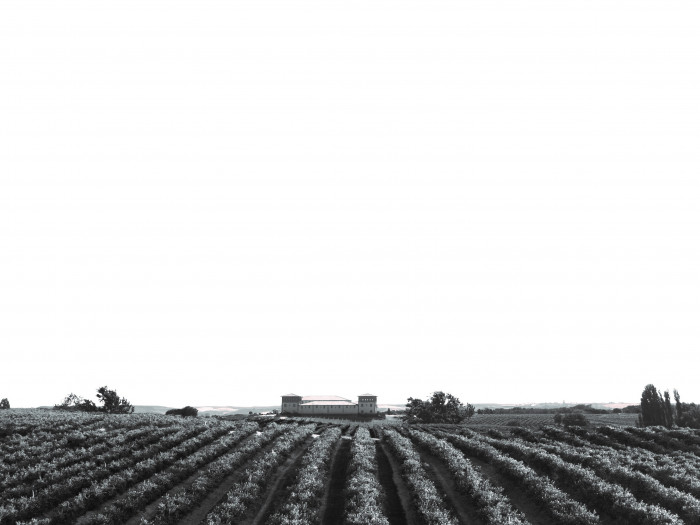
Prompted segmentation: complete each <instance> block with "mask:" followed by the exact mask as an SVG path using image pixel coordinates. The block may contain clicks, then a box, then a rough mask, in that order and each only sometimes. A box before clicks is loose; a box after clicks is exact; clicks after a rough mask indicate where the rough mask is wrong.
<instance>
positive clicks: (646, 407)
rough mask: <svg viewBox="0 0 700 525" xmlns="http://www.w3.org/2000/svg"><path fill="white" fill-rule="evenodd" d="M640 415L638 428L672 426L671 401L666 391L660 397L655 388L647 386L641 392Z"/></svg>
mask: <svg viewBox="0 0 700 525" xmlns="http://www.w3.org/2000/svg"><path fill="white" fill-rule="evenodd" d="M641 407H642V413H641V414H640V415H639V424H640V426H643V427H647V426H656V425H659V426H665V427H667V428H671V426H673V414H672V413H671V400H670V397H669V395H668V390H667V391H666V393H665V395H664V396H662V395H661V392H659V391H658V390H657V389H656V387H655V386H654V385H652V384H648V385H647V386H645V387H644V390H643V391H642V401H641Z"/></svg>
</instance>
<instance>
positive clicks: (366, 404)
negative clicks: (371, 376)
mask: <svg viewBox="0 0 700 525" xmlns="http://www.w3.org/2000/svg"><path fill="white" fill-rule="evenodd" d="M357 408H358V410H359V413H360V414H376V413H377V396H375V395H372V394H362V395H361V396H357Z"/></svg>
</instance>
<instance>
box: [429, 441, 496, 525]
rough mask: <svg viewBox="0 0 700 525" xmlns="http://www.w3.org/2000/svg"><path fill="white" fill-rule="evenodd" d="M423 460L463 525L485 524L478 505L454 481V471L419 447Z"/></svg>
mask: <svg viewBox="0 0 700 525" xmlns="http://www.w3.org/2000/svg"><path fill="white" fill-rule="evenodd" d="M417 450H418V451H419V454H420V457H421V461H422V462H423V463H424V465H425V466H426V467H427V468H425V471H426V473H427V474H428V477H430V478H431V480H432V481H433V483H435V486H436V487H438V489H441V491H442V492H443V493H444V494H445V496H446V497H445V502H446V503H447V506H448V507H449V510H450V511H451V512H452V513H453V514H454V515H455V516H457V519H458V520H459V522H460V523H461V524H462V525H472V524H474V525H484V520H482V519H481V517H480V516H479V514H478V512H477V509H476V507H475V506H474V504H473V503H472V502H471V501H470V499H469V497H468V496H465V495H464V494H462V493H461V492H460V491H459V489H458V488H457V484H456V483H455V482H454V477H453V476H452V473H451V472H450V471H449V470H448V469H447V467H446V466H445V464H444V463H443V462H442V461H441V460H440V459H439V458H437V457H436V456H434V455H432V454H430V453H429V452H427V451H425V450H421V449H420V448H417Z"/></svg>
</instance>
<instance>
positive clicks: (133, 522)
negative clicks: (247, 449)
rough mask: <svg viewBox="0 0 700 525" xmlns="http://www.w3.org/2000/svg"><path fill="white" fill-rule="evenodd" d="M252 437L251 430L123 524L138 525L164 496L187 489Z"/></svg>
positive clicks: (151, 513) (149, 516)
mask: <svg viewBox="0 0 700 525" xmlns="http://www.w3.org/2000/svg"><path fill="white" fill-rule="evenodd" d="M253 437H255V432H252V433H251V434H250V435H248V436H246V437H244V438H243V439H242V440H241V441H239V442H238V443H236V444H234V445H233V446H232V447H230V448H228V449H227V450H225V451H223V452H222V453H221V454H219V455H217V456H216V457H215V458H213V459H212V460H211V461H209V462H208V463H206V464H204V465H202V466H201V467H200V468H199V469H197V470H196V471H195V472H194V473H193V474H192V475H190V476H189V477H188V478H186V479H184V480H183V481H181V482H180V483H178V484H177V485H175V486H174V487H173V488H171V489H170V490H169V491H168V492H166V493H165V494H163V495H162V496H160V497H158V498H156V499H154V500H153V501H152V502H151V503H149V504H148V505H147V506H146V508H145V509H142V510H141V511H138V512H137V513H136V514H135V515H133V516H132V517H131V518H129V520H128V521H127V522H126V523H125V524H124V525H138V524H139V523H141V518H142V517H145V518H151V517H152V516H153V515H154V514H155V512H156V510H157V509H158V505H159V504H160V502H161V501H162V500H163V499H164V498H165V497H166V496H172V495H173V494H175V493H178V492H182V491H185V490H187V489H188V488H189V487H190V486H191V485H192V484H193V483H194V481H195V480H196V479H197V478H198V477H199V476H201V475H202V472H203V471H204V470H206V469H207V467H208V466H209V465H210V464H211V463H213V462H214V461H216V460H217V459H219V458H220V457H221V456H223V455H225V454H228V453H229V452H231V451H233V450H235V449H236V448H238V447H240V446H241V445H243V444H244V443H245V442H247V441H249V440H250V439H252V438H253ZM120 497H123V495H122V496H120ZM116 499H117V498H115V499H114V500H112V501H110V503H111V502H114V501H116Z"/></svg>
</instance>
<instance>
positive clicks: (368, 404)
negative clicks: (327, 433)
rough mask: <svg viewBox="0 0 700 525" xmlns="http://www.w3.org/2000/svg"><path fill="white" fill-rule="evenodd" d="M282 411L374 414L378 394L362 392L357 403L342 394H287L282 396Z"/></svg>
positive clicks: (320, 413) (354, 414)
mask: <svg viewBox="0 0 700 525" xmlns="http://www.w3.org/2000/svg"><path fill="white" fill-rule="evenodd" d="M281 412H282V413H283V414H297V415H302V416H323V415H344V416H357V415H362V414H364V415H372V414H376V413H377V396H375V395H373V394H362V395H360V396H357V403H355V402H354V401H350V400H349V399H346V398H344V397H340V396H331V395H315V396H299V395H297V394H287V395H284V396H282V411H281Z"/></svg>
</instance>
